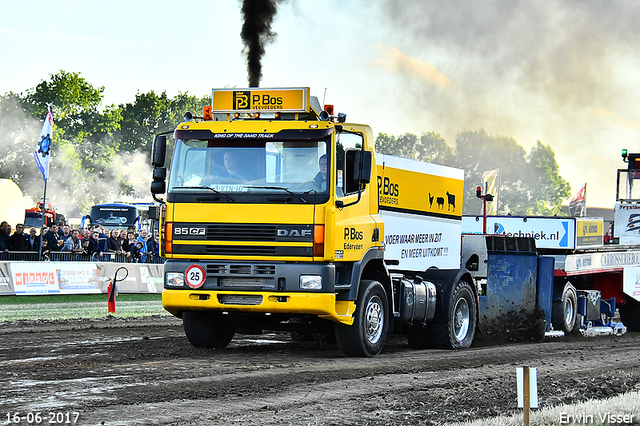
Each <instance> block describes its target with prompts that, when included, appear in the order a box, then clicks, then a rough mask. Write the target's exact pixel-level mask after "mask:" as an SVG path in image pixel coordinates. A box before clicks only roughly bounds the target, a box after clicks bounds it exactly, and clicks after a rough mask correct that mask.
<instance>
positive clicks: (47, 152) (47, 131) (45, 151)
mask: <svg viewBox="0 0 640 426" xmlns="http://www.w3.org/2000/svg"><path fill="white" fill-rule="evenodd" d="M52 139H53V104H52V103H48V104H47V115H46V117H45V120H44V124H43V125H42V131H41V132H40V140H39V141H38V146H37V147H36V150H35V152H34V158H35V160H36V163H37V164H38V168H39V169H40V171H41V172H42V179H43V180H44V194H43V197H44V198H43V200H42V205H41V207H40V210H41V214H42V216H41V217H40V248H39V250H40V253H39V254H38V258H39V257H40V255H41V254H42V237H43V235H42V234H43V232H42V231H44V222H45V217H46V212H47V181H48V179H49V163H50V159H51V143H52ZM39 152H40V153H41V154H42V157H41V156H40V154H39Z"/></svg>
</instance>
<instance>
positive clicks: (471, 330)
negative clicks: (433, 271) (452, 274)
mask: <svg viewBox="0 0 640 426" xmlns="http://www.w3.org/2000/svg"><path fill="white" fill-rule="evenodd" d="M477 313H478V305H477V304H476V298H475V294H474V292H473V289H472V288H471V285H470V284H469V283H467V282H466V281H459V282H458V283H457V284H456V288H455V289H454V290H453V295H452V298H451V303H450V304H449V310H448V312H447V322H432V323H429V324H428V325H427V326H428V329H429V341H430V346H432V347H434V348H439V349H465V348H468V347H469V346H471V344H472V343H473V337H474V335H475V332H476V323H477Z"/></svg>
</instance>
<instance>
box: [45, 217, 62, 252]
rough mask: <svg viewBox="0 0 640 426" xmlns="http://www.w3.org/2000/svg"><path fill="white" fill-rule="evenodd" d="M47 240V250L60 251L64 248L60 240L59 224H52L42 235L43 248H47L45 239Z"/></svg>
mask: <svg viewBox="0 0 640 426" xmlns="http://www.w3.org/2000/svg"><path fill="white" fill-rule="evenodd" d="M45 240H46V241H47V250H49V251H60V249H61V248H62V242H61V241H60V242H59V241H58V225H56V224H55V223H54V224H53V225H51V228H49V230H48V231H47V232H46V233H45V234H44V235H43V236H42V241H43V243H42V250H44V249H45V245H44V241H45Z"/></svg>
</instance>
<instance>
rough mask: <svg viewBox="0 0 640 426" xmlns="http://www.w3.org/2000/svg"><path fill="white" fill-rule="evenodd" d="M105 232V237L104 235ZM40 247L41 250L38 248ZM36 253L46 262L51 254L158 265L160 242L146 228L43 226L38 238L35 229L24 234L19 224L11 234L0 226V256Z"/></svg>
mask: <svg viewBox="0 0 640 426" xmlns="http://www.w3.org/2000/svg"><path fill="white" fill-rule="evenodd" d="M107 232H108V234H107ZM41 245H42V247H41ZM14 252H36V253H38V252H39V253H40V255H41V256H42V258H43V260H50V259H51V257H52V253H56V252H60V253H65V252H66V253H68V254H69V255H70V256H74V255H78V256H80V255H82V257H89V258H90V259H91V260H107V259H106V258H107V257H109V260H110V259H111V258H112V256H113V255H117V258H118V259H120V260H123V261H126V262H140V263H160V262H161V258H160V241H159V233H158V230H157V229H153V234H152V235H150V234H149V231H148V230H147V229H146V228H142V229H141V230H140V231H139V232H133V231H128V230H126V229H122V230H119V229H111V230H109V231H107V230H105V228H104V226H102V225H96V226H90V227H88V228H80V229H73V230H72V229H71V228H70V227H69V225H67V224H64V223H60V224H53V225H51V227H49V228H47V227H45V228H44V229H43V231H42V239H41V238H40V235H39V234H38V233H37V229H36V228H31V229H29V233H28V234H26V233H25V229H24V226H23V225H22V224H18V225H16V229H15V231H14V232H13V234H12V233H11V225H10V224H9V223H7V222H6V221H3V222H2V223H0V253H14Z"/></svg>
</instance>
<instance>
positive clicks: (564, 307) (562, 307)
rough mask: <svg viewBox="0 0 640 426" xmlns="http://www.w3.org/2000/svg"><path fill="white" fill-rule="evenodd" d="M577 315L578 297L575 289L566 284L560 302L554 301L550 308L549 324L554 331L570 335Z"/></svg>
mask: <svg viewBox="0 0 640 426" xmlns="http://www.w3.org/2000/svg"><path fill="white" fill-rule="evenodd" d="M577 314H578V296H577V295H576V288H575V287H574V286H572V285H571V284H570V283H567V284H566V285H565V286H564V290H563V291H562V300H560V301H554V302H553V305H552V307H551V322H552V323H553V328H554V330H562V331H564V333H565V334H569V333H571V331H573V329H574V327H575V326H576V318H577V317H578V315H577Z"/></svg>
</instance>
